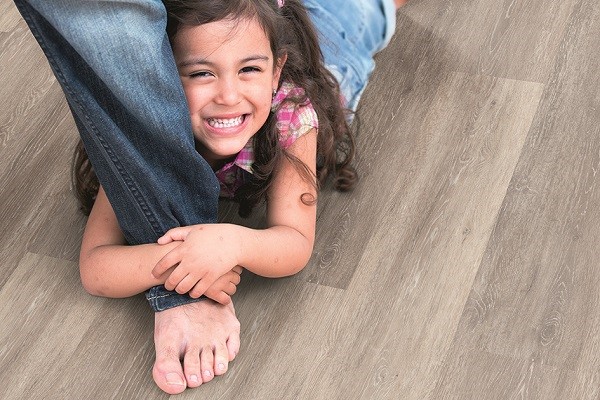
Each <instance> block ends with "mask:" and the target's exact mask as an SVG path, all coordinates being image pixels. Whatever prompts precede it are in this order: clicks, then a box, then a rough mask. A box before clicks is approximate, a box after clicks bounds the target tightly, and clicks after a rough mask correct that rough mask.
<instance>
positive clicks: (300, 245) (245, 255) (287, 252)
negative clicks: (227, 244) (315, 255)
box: [236, 226, 314, 278]
mask: <svg viewBox="0 0 600 400" xmlns="http://www.w3.org/2000/svg"><path fill="white" fill-rule="evenodd" d="M236 230H237V231H238V234H239V235H240V236H239V238H240V239H239V240H240V253H239V265H241V266H243V267H244V268H245V269H247V270H249V271H251V272H253V273H255V274H257V275H260V276H264V277H268V278H280V277H284V276H289V275H294V274H295V273H297V272H299V271H300V270H302V268H304V267H305V266H306V264H307V263H308V261H309V260H310V257H311V255H312V251H313V245H314V237H306V236H304V235H303V234H302V233H301V232H299V231H298V230H296V229H293V228H291V227H288V226H273V227H270V228H267V229H250V228H245V227H241V226H237V228H236Z"/></svg>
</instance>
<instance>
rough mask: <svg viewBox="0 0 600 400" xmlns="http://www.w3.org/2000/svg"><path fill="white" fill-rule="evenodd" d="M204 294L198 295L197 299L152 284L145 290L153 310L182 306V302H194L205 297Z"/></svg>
mask: <svg viewBox="0 0 600 400" xmlns="http://www.w3.org/2000/svg"><path fill="white" fill-rule="evenodd" d="M206 298H207V297H206V296H200V297H199V298H197V299H194V298H192V297H190V296H189V295H188V294H179V293H177V292H174V291H170V290H167V289H165V287H164V286H154V287H153V288H151V289H150V290H148V291H147V292H146V299H147V300H148V302H149V303H150V307H152V309H153V310H154V312H159V311H164V310H168V309H169V308H173V307H178V306H182V305H184V304H190V303H196V302H198V301H201V300H204V299H206Z"/></svg>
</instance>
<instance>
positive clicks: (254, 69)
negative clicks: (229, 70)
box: [240, 67, 261, 73]
mask: <svg viewBox="0 0 600 400" xmlns="http://www.w3.org/2000/svg"><path fill="white" fill-rule="evenodd" d="M260 71H261V69H260V68H259V67H244V68H242V69H241V70H240V72H242V73H249V72H260Z"/></svg>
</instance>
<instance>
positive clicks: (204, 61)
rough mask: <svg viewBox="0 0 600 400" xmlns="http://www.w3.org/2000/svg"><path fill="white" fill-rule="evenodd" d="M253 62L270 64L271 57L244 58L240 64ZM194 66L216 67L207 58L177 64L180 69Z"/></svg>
mask: <svg viewBox="0 0 600 400" xmlns="http://www.w3.org/2000/svg"><path fill="white" fill-rule="evenodd" d="M252 61H263V62H269V61H270V57H268V56H265V55H259V54H257V55H250V56H248V57H244V58H242V59H241V60H239V63H240V64H245V63H248V62H252ZM192 65H207V66H214V65H215V63H214V62H212V61H209V60H207V59H206V58H196V59H190V60H184V61H182V62H180V63H178V64H177V66H178V67H180V68H182V67H189V66H192Z"/></svg>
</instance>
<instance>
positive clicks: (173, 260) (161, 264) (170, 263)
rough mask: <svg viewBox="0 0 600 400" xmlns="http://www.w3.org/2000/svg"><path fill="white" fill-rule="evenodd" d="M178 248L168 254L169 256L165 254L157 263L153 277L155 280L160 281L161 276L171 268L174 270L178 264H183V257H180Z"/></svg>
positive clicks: (153, 270)
mask: <svg viewBox="0 0 600 400" xmlns="http://www.w3.org/2000/svg"><path fill="white" fill-rule="evenodd" d="M178 248H179V247H178ZM178 248H175V249H173V250H171V251H170V252H168V253H167V254H165V256H164V257H163V258H161V259H160V260H159V261H158V262H157V263H156V265H155V266H154V268H153V269H152V276H154V277H155V278H157V279H158V278H160V276H161V275H162V274H164V273H165V272H167V271H168V270H169V269H170V268H173V267H174V266H176V265H177V264H179V263H180V262H181V256H180V255H179V252H178V251H177V250H178ZM171 275H172V274H171Z"/></svg>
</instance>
